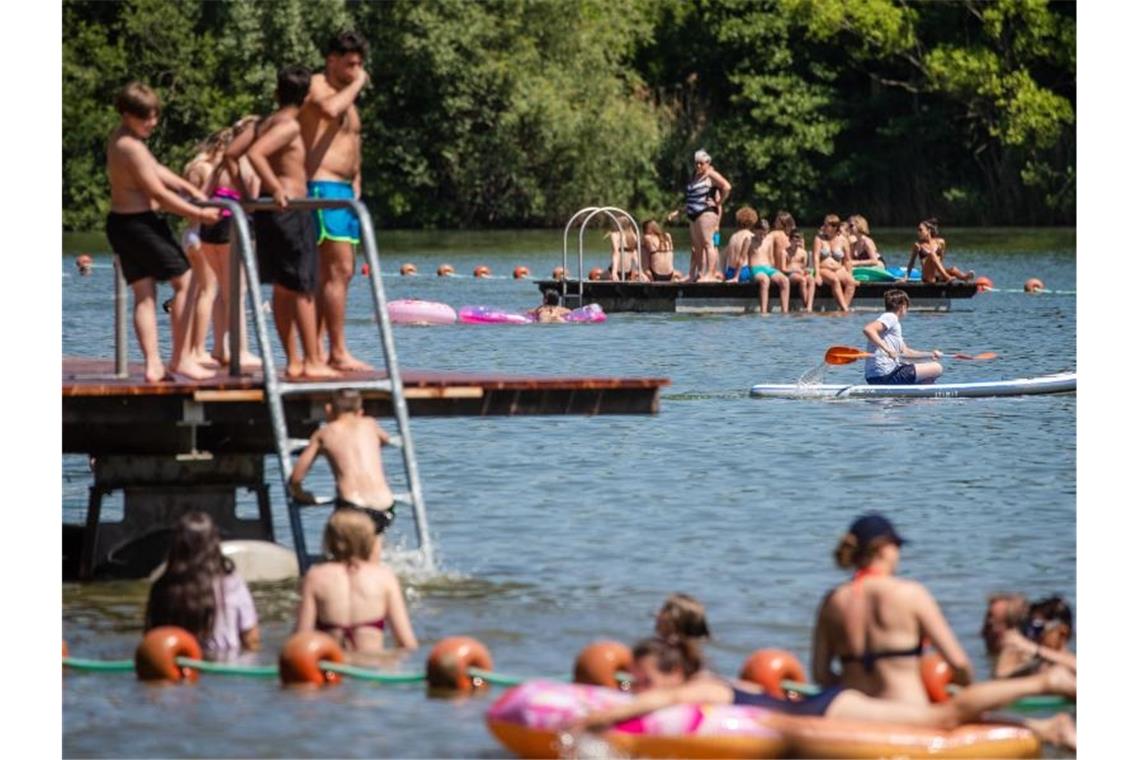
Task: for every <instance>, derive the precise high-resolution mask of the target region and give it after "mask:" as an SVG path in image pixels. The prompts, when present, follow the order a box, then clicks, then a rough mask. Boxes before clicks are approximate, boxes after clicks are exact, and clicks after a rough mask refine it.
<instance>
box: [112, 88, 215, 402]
mask: <svg viewBox="0 0 1140 760" xmlns="http://www.w3.org/2000/svg"><path fill="white" fill-rule="evenodd" d="M115 110H117V111H118V112H119V115H120V117H121V121H120V123H119V126H118V127H117V128H116V129H115V131H114V132H112V133H111V137H110V139H109V140H108V141H107V176H108V178H109V179H110V182H111V212H110V213H109V214H108V215H107V240H108V241H109V242H110V244H111V249H112V250H113V251H114V252H115V253H116V254H117V255H118V256H119V262H120V264H121V265H122V270H123V277H124V278H125V279H126V281H127V284H128V285H130V286H131V290H132V292H133V293H134V296H135V314H134V322H135V332H136V334H137V335H138V339H139V346H140V347H141V348H142V353H143V359H144V360H145V362H146V370H145V372H144V377H145V379H146V381H147V382H148V383H157V382H159V381H160V380H163V379H169V374H168V373H167V368H168V369H169V371H170V373H177V374H180V375H185V376H186V377H189V378H190V379H192V380H205V379H206V378H210V377H213V376H214V373H213V371H211V370H209V369H207V368H205V367H203V366H202V365H200V364H198V363H197V362H195V361H193V359H192V358H191V357H190V352H189V348H190V329H189V328H190V315H191V310H190V309H188V308H187V303H186V302H187V294H188V292H189V289H190V277H191V275H190V262H189V261H188V260H187V259H186V256H185V254H183V253H182V249H181V248H179V247H178V243H177V242H175V240H174V236H173V235H172V234H171V232H170V227H169V225H167V223H166V222H165V221H164V220H163V219H161V218H160V217H159V216H158V214H156V213H155V209H157V208H163V209H165V210H167V211H170V212H173V213H175V214H178V215H179V216H184V217H186V218H187V219H189V220H191V221H193V222H198V223H200V224H214V223H216V222H217V221H218V220H219V219H220V218H221V210H220V209H217V208H199V207H197V206H195V205H193V204H191V203H188V202H186V201H185V200H183V199H182V198H180V197H179V196H178V193H185V194H187V195H189V196H190V197H192V198H197V199H199V200H205V199H206V196H205V195H204V194H203V193H202V191H201V190H199V189H198V188H196V187H194V186H193V185H191V184H190V183H189V182H187V181H186V180H184V179H182V178H181V177H179V176H178V175H177V174H176V173H174V172H173V171H171V170H170V169H168V168H166V167H165V166H163V165H162V164H160V163H159V162H158V161H156V160H155V158H154V156H153V155H152V154H151V152H150V150H149V149H148V148H147V147H146V142H145V140H146V139H147V138H148V137H150V135H151V133H152V132H154V128H155V127H156V126H158V111H159V100H158V95H156V94H155V93H154V91H153V90H151V89H150V88H149V87H147V86H146V85H144V84H142V83H140V82H131V83H129V84H128V85H126V86H125V87H124V88H123V89H122V90H120V91H119V94H118V95H117V96H116V97H115ZM166 280H169V281H170V284H171V286H172V287H173V288H174V298H173V299H172V305H171V334H172V340H171V344H172V349H171V356H170V364H169V365H168V367H167V368H164V367H163V366H162V357H161V356H160V355H159V352H158V317H157V314H156V310H155V307H154V301H155V282H156V281H157V282H165V281H166Z"/></svg>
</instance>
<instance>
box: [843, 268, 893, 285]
mask: <svg viewBox="0 0 1140 760" xmlns="http://www.w3.org/2000/svg"><path fill="white" fill-rule="evenodd" d="M851 275H852V276H853V277H854V278H855V281H856V282H894V281H895V280H898V279H901V275H894V274H892V273H890V272H888V271H887V270H885V269H879V268H877V267H855V269H854V270H853V271H852V272H851Z"/></svg>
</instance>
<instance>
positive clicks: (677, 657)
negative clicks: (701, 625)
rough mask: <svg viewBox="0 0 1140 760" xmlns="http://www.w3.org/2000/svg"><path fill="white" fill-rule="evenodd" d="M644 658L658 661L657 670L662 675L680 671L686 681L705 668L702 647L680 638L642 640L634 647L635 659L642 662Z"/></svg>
mask: <svg viewBox="0 0 1140 760" xmlns="http://www.w3.org/2000/svg"><path fill="white" fill-rule="evenodd" d="M644 657H653V659H655V660H657V669H658V670H660V671H661V672H662V673H673V672H675V671H676V670H677V669H680V670H681V672H682V673H684V675H685V680H688V679H690V678H692V677H693V676H694V675H696V674H697V673H699V672H700V670H701V668H702V667H704V657H703V656H702V655H701V649H700V646H699V645H698V644H697V643H696V642H695V641H693V640H692V639H686V638H683V637H680V636H672V637H669V638H667V639H663V638H661V637H660V636H654V637H653V638H650V639H642V640H641V641H639V642H637V643H636V644H634V646H633V659H634V660H640V659H642V658H644Z"/></svg>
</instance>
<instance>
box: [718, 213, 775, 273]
mask: <svg viewBox="0 0 1140 760" xmlns="http://www.w3.org/2000/svg"><path fill="white" fill-rule="evenodd" d="M760 222H763V224H764V226H763V229H757V228H756V225H757V224H758V223H760ZM767 232H768V222H767V221H764V220H762V219H760V215H759V214H757V213H756V209H754V208H752V207H751V206H741V207H740V208H739V209H737V211H736V232H734V233H732V237H730V238H729V239H728V245H726V246H725V248H724V281H725V282H748V281H749V279H750V277H749V276H746V275H745V276H743V279H742V275H743V271H742V270H743V269H745V268H746V267H745V266H744V265H745V264H747V263H748V256H747V254H748V246H749V245H751V244H752V239H753V238H754V237H756V236H757V235H759V236H760V237H763V236H764V235H765V234H766V233H767Z"/></svg>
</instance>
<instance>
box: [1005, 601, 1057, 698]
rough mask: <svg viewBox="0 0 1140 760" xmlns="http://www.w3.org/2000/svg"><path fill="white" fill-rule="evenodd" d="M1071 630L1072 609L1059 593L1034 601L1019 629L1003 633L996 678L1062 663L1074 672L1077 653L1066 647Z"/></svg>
mask: <svg viewBox="0 0 1140 760" xmlns="http://www.w3.org/2000/svg"><path fill="white" fill-rule="evenodd" d="M1072 633H1073V611H1072V610H1071V609H1070V608H1069V605H1068V604H1066V603H1065V600H1064V599H1062V598H1061V597H1059V596H1050V597H1048V598H1045V599H1041V600H1039V601H1036V602H1034V603H1033V604H1032V605H1030V607H1029V614H1028V615H1027V616H1026V619H1025V621H1024V622H1023V623H1022V625H1021V629H1020V630H1018V629H1017V628H1011V629H1009V630H1007V631H1005V632H1004V633H1003V634H1002V639H1001V648H1000V650H999V651H998V655H997V660H996V662H995V663H994V677H995V678H1015V677H1017V676H1022V675H1028V674H1030V673H1037V672H1039V671H1041V669H1042V668H1047V667H1049V666H1052V665H1061V666H1064V667H1066V668H1068V669H1069V670H1071V671H1073V672H1074V673H1076V672H1077V656H1076V655H1075V654H1073V652H1072V651H1071V650H1070V649H1069V648H1068V643H1069V638H1070V637H1071V636H1072Z"/></svg>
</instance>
